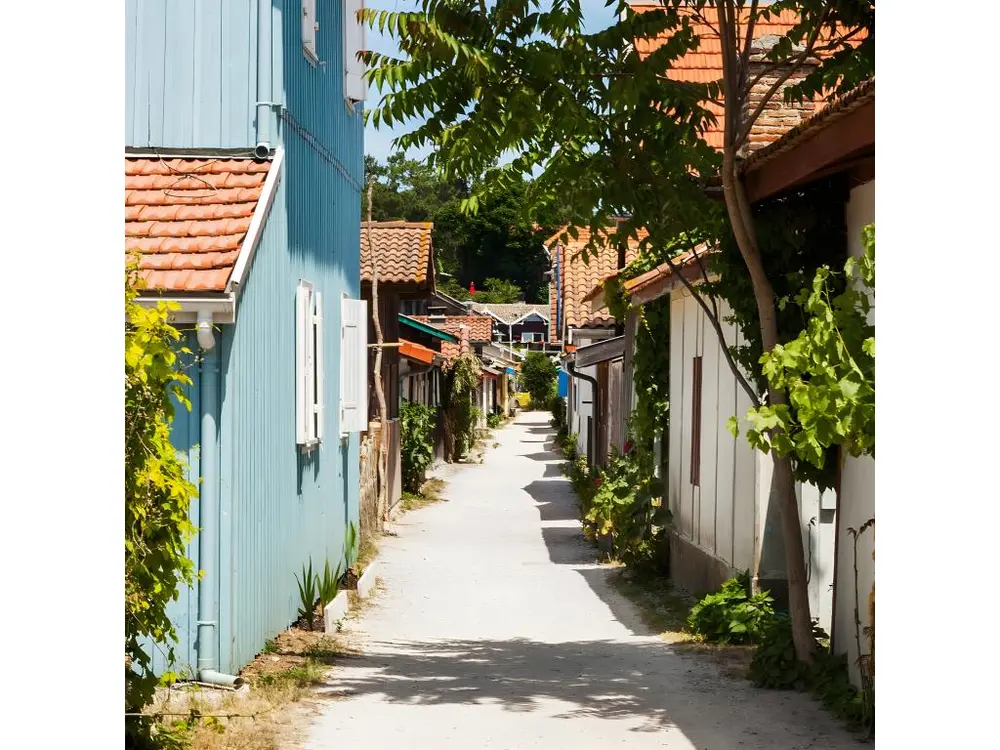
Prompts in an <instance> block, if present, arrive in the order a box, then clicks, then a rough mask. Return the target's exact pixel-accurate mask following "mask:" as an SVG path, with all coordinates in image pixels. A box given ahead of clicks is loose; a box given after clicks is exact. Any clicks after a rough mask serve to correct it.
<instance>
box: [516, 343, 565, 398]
mask: <svg viewBox="0 0 1000 750" xmlns="http://www.w3.org/2000/svg"><path fill="white" fill-rule="evenodd" d="M558 376H559V367H558V366H557V365H556V363H555V362H553V361H552V358H551V357H549V356H548V355H547V354H545V353H544V352H539V351H529V352H528V353H527V355H525V358H524V361H523V362H522V363H521V388H522V389H523V390H525V391H526V392H527V393H528V394H529V395H530V396H531V403H532V404H533V405H536V406H533V408H545V407H546V406H548V405H550V403H551V399H552V396H553V395H554V394H555V392H556V380H557V378H558Z"/></svg>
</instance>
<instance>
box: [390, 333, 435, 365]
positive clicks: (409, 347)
mask: <svg viewBox="0 0 1000 750" xmlns="http://www.w3.org/2000/svg"><path fill="white" fill-rule="evenodd" d="M399 343H400V345H401V346H400V347H399V353H400V355H401V356H403V357H406V358H407V359H412V360H413V361H414V362H419V363H420V364H422V365H429V364H432V363H433V362H434V356H435V355H436V354H437V352H436V351H434V350H433V349H428V348H427V347H426V346H422V345H421V344H415V343H413V342H412V341H407V340H406V339H400V340H399Z"/></svg>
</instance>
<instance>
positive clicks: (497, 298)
mask: <svg viewBox="0 0 1000 750" xmlns="http://www.w3.org/2000/svg"><path fill="white" fill-rule="evenodd" d="M471 299H473V300H475V301H476V302H483V303H490V302H492V303H494V304H506V303H510V302H521V301H523V300H524V292H523V291H521V287H519V286H518V285H517V284H515V283H513V282H511V281H507V280H506V279H496V278H492V277H491V278H488V279H486V281H484V282H483V289H482V291H480V290H479V289H476V293H475V295H474V296H472V297H471Z"/></svg>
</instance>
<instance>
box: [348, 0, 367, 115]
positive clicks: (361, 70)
mask: <svg viewBox="0 0 1000 750" xmlns="http://www.w3.org/2000/svg"><path fill="white" fill-rule="evenodd" d="M342 2H343V4H344V98H345V99H348V100H350V101H355V102H363V101H365V99H367V98H368V84H367V83H366V81H365V79H364V75H365V64H364V63H363V62H361V61H360V60H359V59H358V52H361V51H363V50H364V49H365V41H366V39H367V27H366V26H365V23H364V22H363V21H361V20H359V19H358V11H360V10H361V9H363V8H364V7H365V0H342Z"/></svg>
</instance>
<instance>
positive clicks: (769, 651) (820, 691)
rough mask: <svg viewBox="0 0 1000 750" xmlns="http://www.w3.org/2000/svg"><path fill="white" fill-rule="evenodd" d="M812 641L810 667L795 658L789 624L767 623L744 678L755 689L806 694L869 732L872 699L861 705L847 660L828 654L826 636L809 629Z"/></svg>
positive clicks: (872, 720)
mask: <svg viewBox="0 0 1000 750" xmlns="http://www.w3.org/2000/svg"><path fill="white" fill-rule="evenodd" d="M813 637H814V638H815V640H816V643H815V648H816V650H815V654H814V658H813V663H812V664H811V665H808V664H804V663H803V662H801V661H799V660H798V659H796V658H795V644H794V643H793V641H792V624H791V620H789V619H788V617H787V616H786V615H784V614H781V615H777V616H775V617H773V618H772V619H771V621H770V622H769V623H768V625H767V627H766V628H765V630H764V632H763V635H762V637H761V640H760V645H758V646H757V648H756V649H755V650H754V654H753V659H752V660H751V662H750V669H749V671H748V677H749V678H750V681H751V682H753V684H754V685H755V686H756V687H759V688H769V689H772V690H808V691H810V692H811V693H812V694H813V695H814V696H815V697H816V698H817V699H818V700H819V701H820V702H821V703H822V704H823V705H824V706H825V707H826V708H827V710H829V711H830V712H831V713H833V714H834V715H835V716H837V717H839V718H841V719H843V720H845V721H848V722H850V723H852V724H854V725H856V726H858V727H861V728H863V729H867V730H868V731H869V732H870V731H873V730H874V727H875V704H874V696H872V697H871V700H870V701H867V702H866V701H865V698H864V696H863V694H862V693H861V692H859V691H858V690H857V688H855V687H854V685H853V684H852V683H851V679H850V675H849V674H848V670H847V658H846V657H845V656H843V655H839V654H831V653H830V649H829V646H828V639H827V635H826V633H824V632H823V630H822V628H820V627H819V625H816V624H814V625H813Z"/></svg>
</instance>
